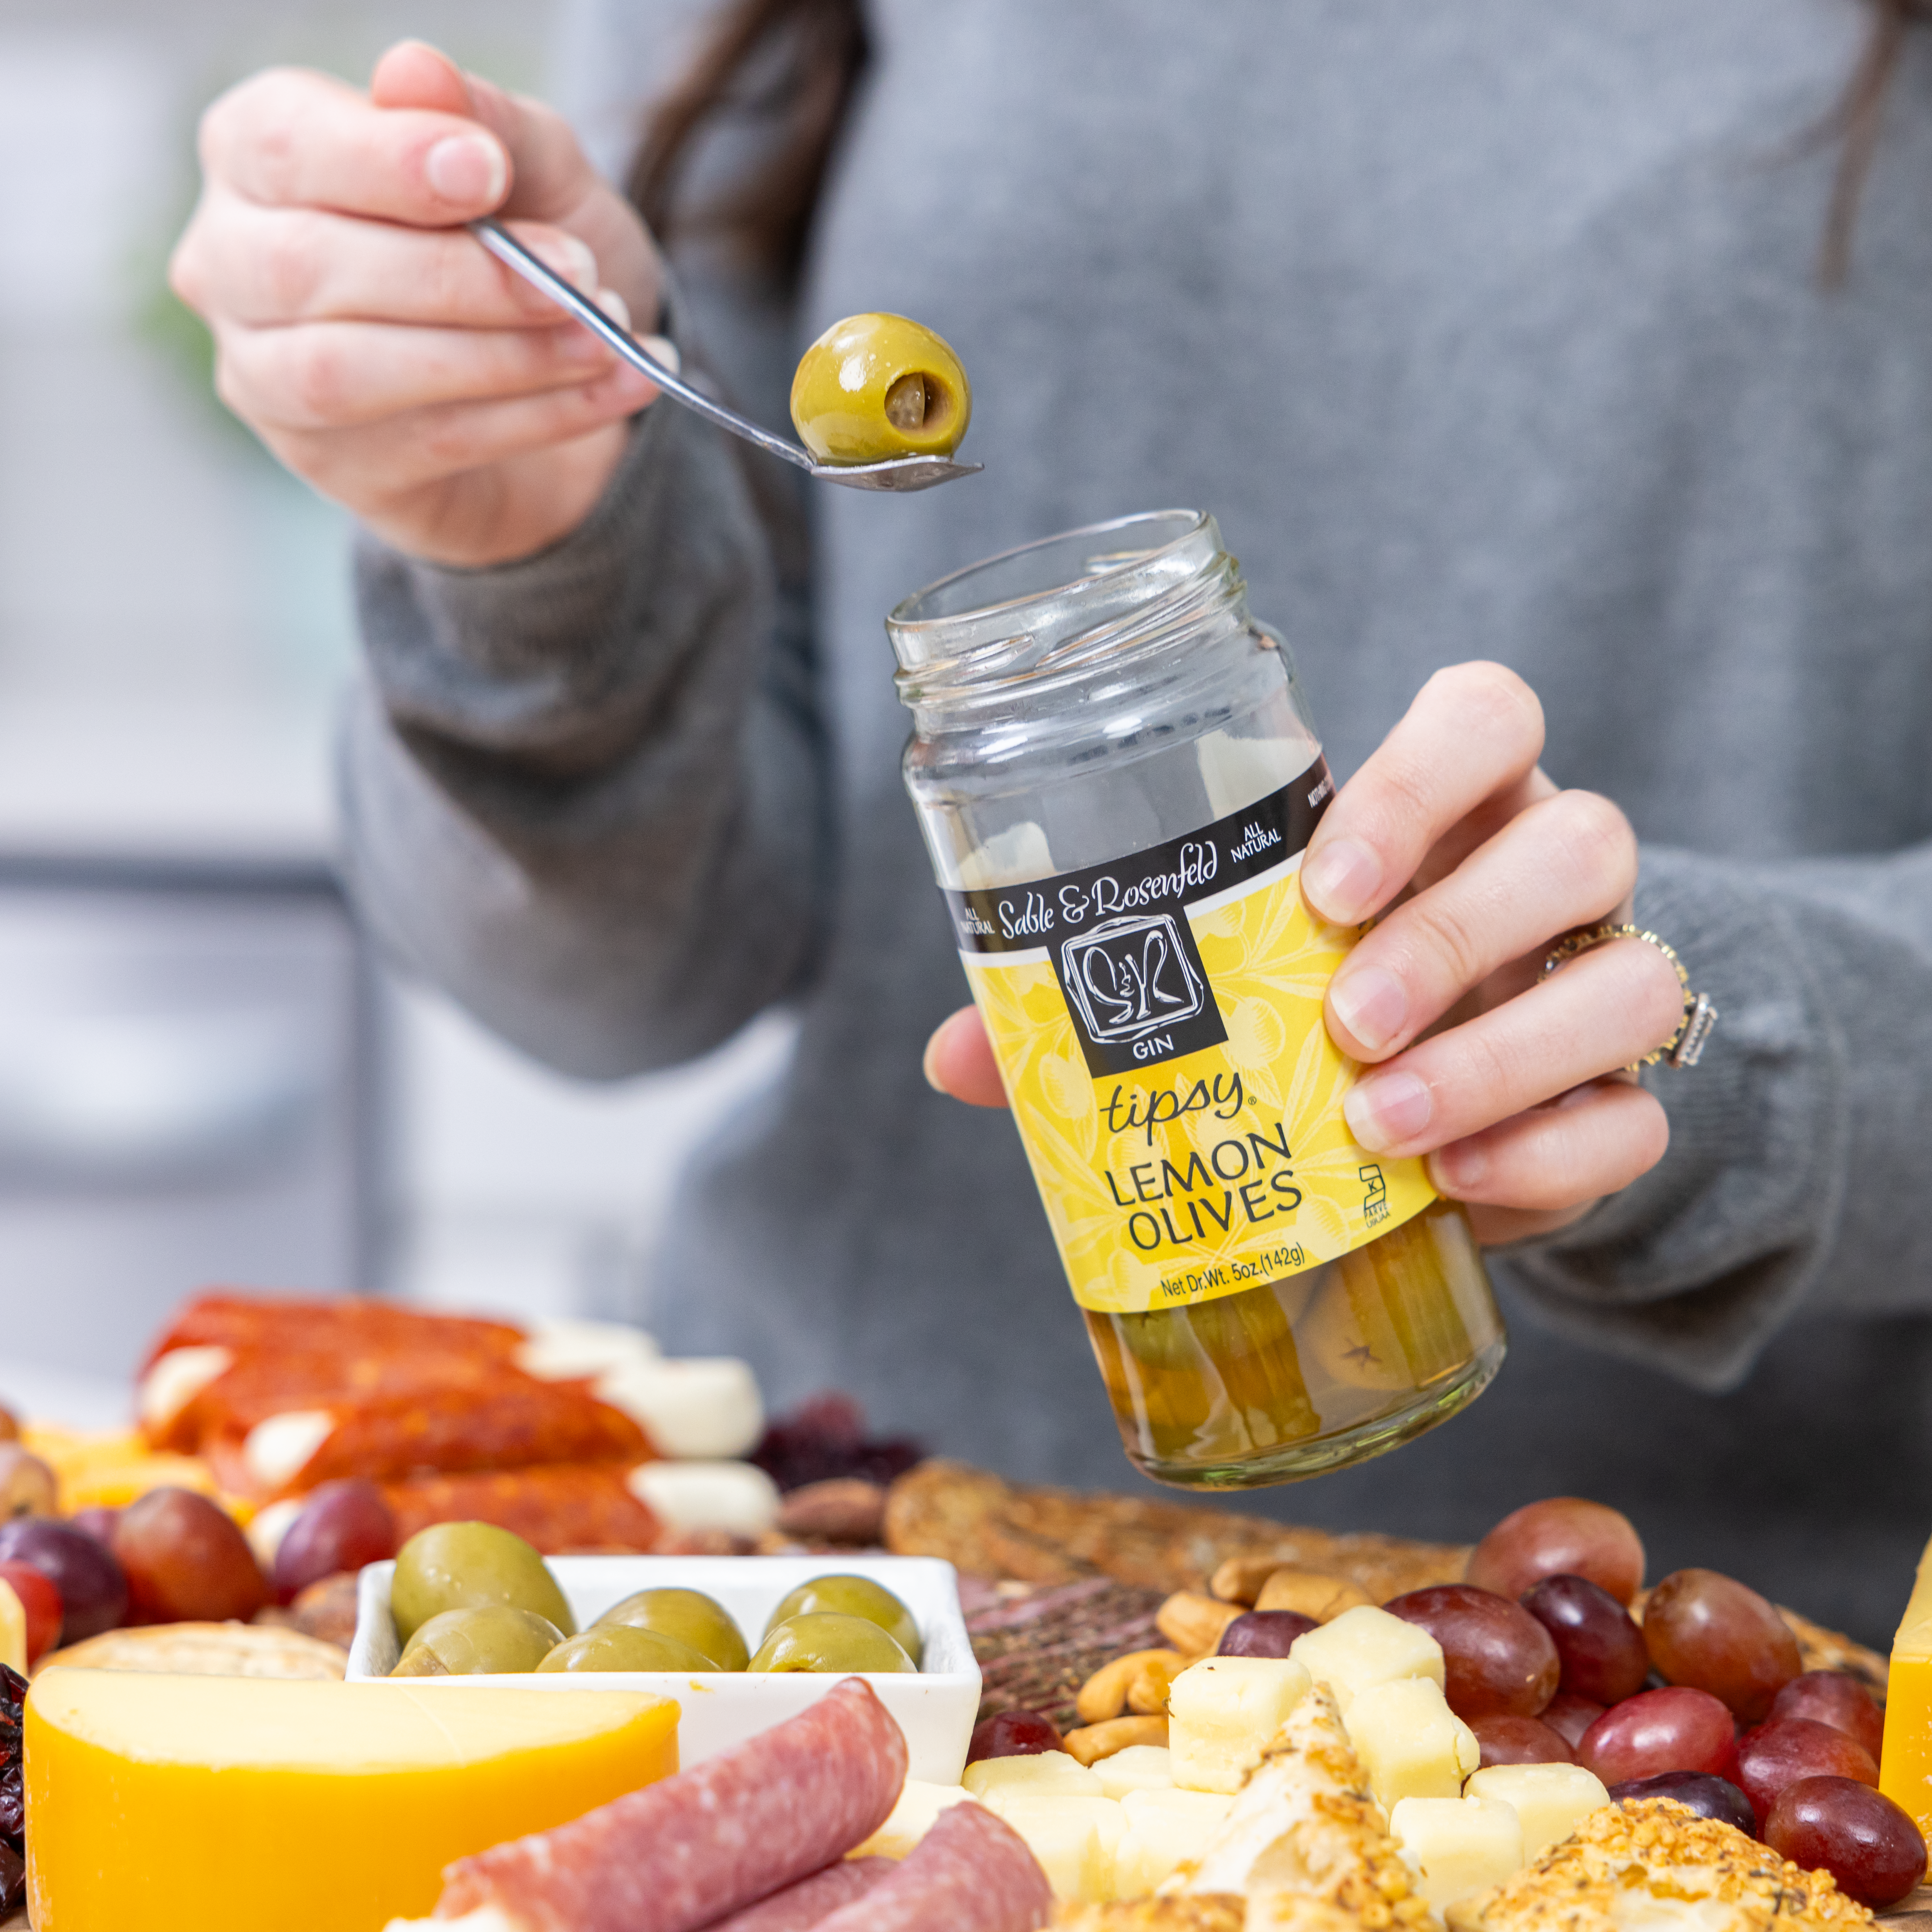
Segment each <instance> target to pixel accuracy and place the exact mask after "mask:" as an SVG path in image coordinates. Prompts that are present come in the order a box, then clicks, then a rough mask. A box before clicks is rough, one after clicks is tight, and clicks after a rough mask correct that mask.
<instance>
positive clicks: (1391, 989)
mask: <svg viewBox="0 0 1932 1932" xmlns="http://www.w3.org/2000/svg"><path fill="white" fill-rule="evenodd" d="M1328 998H1329V999H1330V1000H1331V1001H1332V1002H1333V1003H1334V1008H1335V1017H1336V1018H1337V1019H1338V1020H1340V1022H1342V1024H1343V1025H1344V1026H1345V1027H1346V1028H1348V1029H1349V1032H1350V1033H1352V1034H1354V1036H1355V1038H1356V1039H1357V1040H1359V1041H1360V1042H1361V1044H1362V1045H1363V1046H1364V1047H1366V1048H1367V1049H1368V1050H1369V1052H1371V1053H1379V1052H1381V1051H1382V1049H1383V1048H1384V1047H1385V1046H1388V1043H1389V1042H1390V1041H1391V1040H1394V1038H1395V1037H1397V1035H1398V1034H1400V1032H1401V1031H1402V1029H1403V1022H1405V1021H1406V1020H1407V1019H1408V1018H1409V989H1408V988H1407V987H1406V986H1403V983H1402V982H1401V981H1400V980H1398V979H1397V977H1395V975H1394V974H1393V973H1385V972H1384V971H1382V968H1380V967H1379V966H1357V967H1353V968H1350V967H1344V968H1343V970H1342V971H1341V973H1340V974H1339V975H1338V976H1337V978H1336V979H1335V980H1334V982H1333V983H1331V985H1330V986H1329V989H1328Z"/></svg>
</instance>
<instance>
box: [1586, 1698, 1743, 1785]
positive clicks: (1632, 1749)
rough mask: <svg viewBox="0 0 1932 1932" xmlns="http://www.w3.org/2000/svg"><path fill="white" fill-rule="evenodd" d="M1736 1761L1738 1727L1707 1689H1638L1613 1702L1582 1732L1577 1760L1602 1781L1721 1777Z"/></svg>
mask: <svg viewBox="0 0 1932 1932" xmlns="http://www.w3.org/2000/svg"><path fill="white" fill-rule="evenodd" d="M1736 1761H1737V1727H1736V1726H1735V1725H1734V1724H1733V1723H1732V1722H1731V1714H1730V1712H1729V1711H1727V1709H1725V1708H1724V1705H1723V1703H1721V1701H1720V1700H1718V1699H1717V1698H1715V1697H1712V1695H1711V1694H1710V1693H1709V1691H1693V1690H1690V1689H1688V1688H1681V1689H1680V1688H1672V1689H1668V1690H1664V1691H1639V1692H1638V1693H1637V1695H1636V1696H1635V1697H1626V1698H1625V1700H1623V1702H1622V1703H1621V1704H1613V1706H1611V1707H1610V1709H1608V1710H1607V1711H1606V1712H1604V1715H1602V1716H1601V1718H1598V1720H1597V1721H1596V1722H1595V1724H1592V1726H1591V1727H1590V1728H1589V1730H1587V1731H1586V1732H1585V1733H1583V1741H1582V1742H1580V1744H1579V1745H1577V1763H1579V1764H1580V1765H1581V1766H1583V1768H1584V1769H1585V1770H1586V1771H1594V1772H1595V1773H1596V1774H1597V1775H1598V1777H1599V1778H1601V1779H1602V1780H1603V1781H1604V1783H1605V1784H1625V1783H1627V1782H1628V1781H1629V1780H1630V1779H1631V1778H1654V1777H1655V1775H1657V1774H1658V1772H1664V1771H1709V1772H1715V1773H1716V1774H1717V1775H1718V1776H1719V1777H1724V1775H1727V1773H1728V1772H1730V1770H1731V1769H1732V1768H1733V1766H1735V1764H1736Z"/></svg>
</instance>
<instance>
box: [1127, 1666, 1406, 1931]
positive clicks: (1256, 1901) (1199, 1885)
mask: <svg viewBox="0 0 1932 1932" xmlns="http://www.w3.org/2000/svg"><path fill="white" fill-rule="evenodd" d="M1162 1890H1163V1892H1183V1893H1197V1894H1223V1893H1236V1892H1238V1893H1241V1894H1244V1895H1245V1896H1246V1897H1247V1900H1248V1915H1247V1932H1287V1928H1289V1927H1296V1928H1300V1932H1325V1927H1328V1926H1329V1925H1330V1924H1331V1922H1332V1923H1333V1924H1334V1925H1335V1926H1336V1927H1337V1932H1339V1928H1340V1925H1341V1924H1342V1923H1343V1921H1347V1922H1349V1923H1352V1924H1353V1925H1354V1926H1355V1927H1356V1928H1357V1932H1426V1928H1427V1927H1429V1926H1430V1924H1431V1922H1432V1921H1431V1914H1430V1909H1429V1907H1428V1906H1427V1904H1426V1903H1424V1901H1423V1900H1421V1899H1420V1898H1419V1897H1417V1896H1416V1895H1415V1891H1414V1888H1413V1887H1412V1884H1411V1882H1410V1879H1409V1867H1407V1866H1406V1864H1404V1863H1403V1859H1402V1855H1401V1853H1400V1852H1399V1851H1397V1849H1396V1846H1395V1844H1394V1841H1392V1840H1391V1838H1390V1837H1389V1835H1388V1826H1387V1822H1386V1820H1385V1819H1384V1817H1383V1816H1382V1810H1381V1808H1380V1807H1379V1805H1377V1804H1376V1802H1375V1800H1374V1799H1373V1798H1371V1797H1370V1795H1369V1790H1368V1780H1367V1777H1366V1776H1365V1775H1364V1772H1363V1770H1362V1766H1361V1760H1360V1759H1358V1757H1356V1755H1355V1750H1354V1748H1353V1747H1352V1745H1350V1743H1349V1734H1348V1733H1347V1731H1346V1730H1345V1729H1344V1728H1343V1723H1342V1715H1341V1712H1340V1711H1339V1710H1338V1709H1337V1706H1336V1702H1335V1699H1334V1695H1333V1694H1332V1693H1331V1691H1329V1689H1328V1687H1327V1686H1326V1685H1322V1684H1317V1685H1316V1686H1315V1687H1314V1688H1313V1689H1312V1690H1311V1691H1309V1692H1308V1693H1307V1695H1306V1696H1304V1697H1303V1698H1302V1700H1301V1702H1300V1703H1298V1704H1297V1705H1296V1706H1295V1709H1294V1710H1293V1711H1292V1712H1291V1713H1290V1714H1289V1718H1288V1721H1287V1722H1286V1724H1283V1726H1282V1727H1281V1729H1280V1730H1279V1731H1278V1732H1277V1733H1276V1734H1275V1736H1274V1739H1273V1741H1272V1742H1271V1743H1270V1744H1269V1745H1268V1748H1267V1749H1266V1750H1265V1751H1264V1752H1263V1753H1262V1760H1261V1762H1260V1763H1259V1764H1258V1765H1257V1766H1256V1767H1255V1769H1254V1770H1253V1772H1251V1773H1250V1775H1249V1778H1248V1781H1247V1784H1245V1785H1244V1786H1243V1787H1242V1788H1241V1793H1240V1795H1239V1796H1238V1797H1237V1798H1236V1799H1235V1804H1234V1808H1233V1810H1232V1811H1230V1812H1229V1814H1228V1817H1227V1820H1226V1823H1223V1825H1222V1826H1221V1827H1220V1829H1219V1830H1218V1831H1217V1832H1216V1833H1215V1834H1214V1837H1213V1838H1211V1839H1210V1841H1208V1849H1206V1851H1205V1852H1203V1854H1202V1856H1201V1858H1200V1860H1199V1862H1198V1863H1197V1864H1196V1865H1195V1866H1194V1867H1193V1869H1192V1870H1186V1869H1184V1870H1182V1871H1181V1872H1178V1873H1176V1874H1175V1876H1174V1877H1173V1878H1172V1879H1169V1881H1168V1882H1167V1883H1166V1885H1164V1886H1163V1887H1162Z"/></svg>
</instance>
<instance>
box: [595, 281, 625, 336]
mask: <svg viewBox="0 0 1932 1932" xmlns="http://www.w3.org/2000/svg"><path fill="white" fill-rule="evenodd" d="M597 306H598V308H601V310H602V311H604V314H606V315H607V316H608V317H610V320H612V321H613V322H614V323H616V325H617V326H618V327H619V329H628V328H629V327H630V326H631V305H630V304H629V303H628V302H626V301H625V299H624V298H623V297H622V296H620V295H619V293H617V291H616V290H615V289H599V290H598V291H597Z"/></svg>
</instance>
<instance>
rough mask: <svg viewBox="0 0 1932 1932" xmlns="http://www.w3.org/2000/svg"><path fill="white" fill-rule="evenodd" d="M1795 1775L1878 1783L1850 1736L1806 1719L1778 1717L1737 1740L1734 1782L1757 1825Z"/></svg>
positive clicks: (1869, 1760) (1869, 1756)
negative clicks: (1736, 1782) (1736, 1764)
mask: <svg viewBox="0 0 1932 1932" xmlns="http://www.w3.org/2000/svg"><path fill="white" fill-rule="evenodd" d="M1800 1778H1856V1779H1857V1780H1858V1782H1859V1783H1860V1784H1877V1782H1878V1766H1877V1763H1876V1761H1875V1760H1873V1757H1872V1754H1871V1753H1870V1751H1867V1750H1866V1749H1865V1748H1864V1745H1861V1744H1860V1743H1859V1742H1858V1740H1857V1739H1855V1738H1848V1737H1846V1735H1845V1734H1844V1733H1843V1731H1839V1730H1833V1729H1832V1727H1831V1726H1830V1725H1829V1724H1818V1723H1816V1722H1814V1721H1813V1720H1812V1719H1811V1718H1775V1719H1774V1720H1773V1721H1772V1722H1771V1723H1769V1724H1760V1725H1759V1726H1758V1727H1757V1730H1754V1731H1747V1732H1745V1734H1744V1736H1742V1738H1740V1739H1739V1740H1738V1782H1739V1784H1741V1785H1742V1786H1743V1787H1744V1792H1745V1796H1746V1797H1747V1798H1748V1799H1750V1800H1751V1808H1752V1809H1753V1810H1754V1811H1756V1812H1757V1817H1758V1823H1760V1825H1762V1824H1763V1823H1764V1820H1765V1819H1766V1816H1767V1815H1768V1814H1769V1812H1770V1810H1771V1808H1772V1803H1773V1802H1774V1801H1775V1799H1776V1798H1777V1796H1778V1793H1780V1792H1781V1791H1782V1790H1784V1787H1786V1786H1787V1784H1796V1783H1797V1781H1799V1779H1800Z"/></svg>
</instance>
